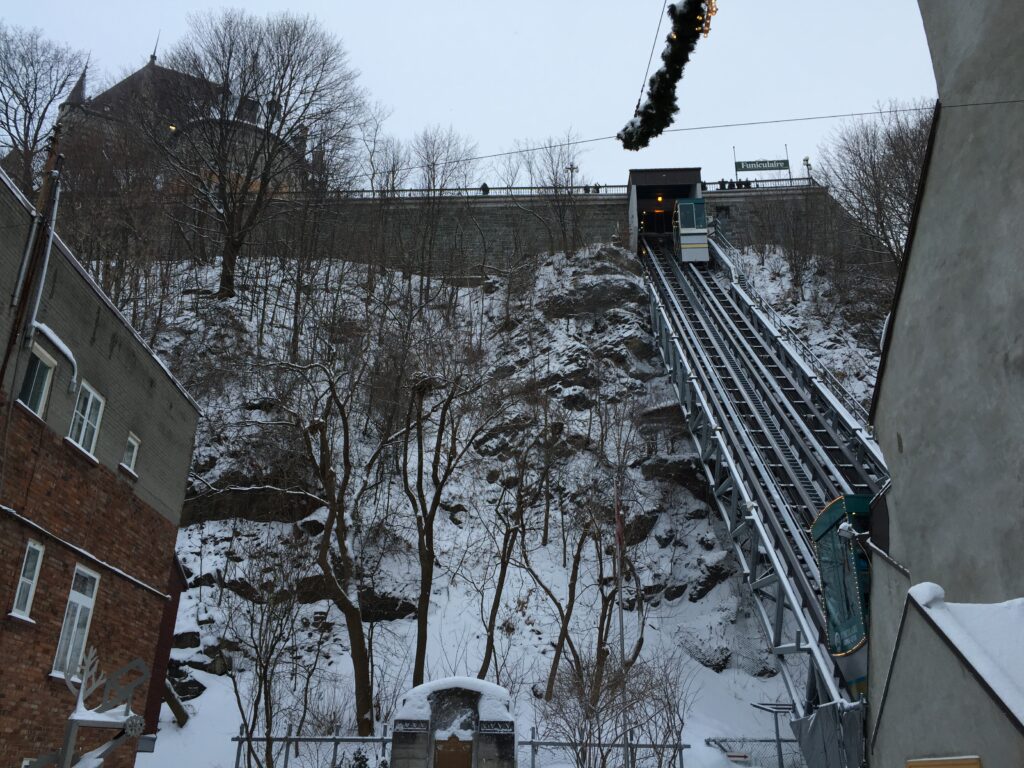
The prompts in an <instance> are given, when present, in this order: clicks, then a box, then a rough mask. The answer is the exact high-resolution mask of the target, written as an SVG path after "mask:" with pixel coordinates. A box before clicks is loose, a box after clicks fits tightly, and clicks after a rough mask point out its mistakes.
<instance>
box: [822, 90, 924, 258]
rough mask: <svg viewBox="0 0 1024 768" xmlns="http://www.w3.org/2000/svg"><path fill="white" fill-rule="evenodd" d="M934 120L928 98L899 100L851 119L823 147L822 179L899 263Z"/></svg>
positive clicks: (884, 253)
mask: <svg viewBox="0 0 1024 768" xmlns="http://www.w3.org/2000/svg"><path fill="white" fill-rule="evenodd" d="M908 110H909V111H908ZM931 121H932V112H931V109H930V108H929V106H928V105H927V104H926V103H924V102H914V103H911V104H900V103H897V102H893V103H892V104H890V105H889V106H888V107H880V108H879V110H878V115H877V116H875V117H872V118H870V119H868V118H860V119H857V120H855V121H852V122H849V123H846V124H845V125H843V126H842V127H841V128H839V129H838V131H837V133H836V134H835V136H834V137H833V138H832V140H831V142H830V143H829V144H826V145H825V146H824V147H823V148H822V149H821V155H822V159H821V163H820V167H821V172H820V175H819V181H821V182H822V183H824V184H825V185H826V186H827V187H828V189H829V191H830V192H831V193H832V195H833V197H835V199H836V200H837V201H838V202H839V204H840V205H841V206H842V207H843V208H844V209H845V210H846V211H847V213H849V215H850V217H851V219H852V220H853V221H854V222H856V223H857V224H858V225H859V226H860V227H861V228H862V229H863V232H864V234H866V235H868V236H869V237H870V238H871V239H872V240H873V241H874V242H875V243H876V245H877V247H878V249H879V250H880V251H881V253H882V254H883V255H885V256H887V257H888V258H890V259H892V261H893V263H895V264H896V266H897V267H898V266H899V265H900V264H902V263H903V257H904V249H905V248H906V243H907V233H908V232H909V229H910V217H911V215H912V214H913V209H914V199H915V197H916V196H917V186H918V183H919V180H920V178H921V170H922V168H923V166H924V155H925V151H926V149H927V146H928V134H929V132H930V130H931Z"/></svg>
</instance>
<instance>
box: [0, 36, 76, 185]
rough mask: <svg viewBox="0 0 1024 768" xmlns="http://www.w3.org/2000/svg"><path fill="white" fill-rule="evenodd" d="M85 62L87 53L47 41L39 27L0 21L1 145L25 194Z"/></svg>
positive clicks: (12, 172)
mask: <svg viewBox="0 0 1024 768" xmlns="http://www.w3.org/2000/svg"><path fill="white" fill-rule="evenodd" d="M86 61H87V58H86V55H85V54H84V53H83V52H81V51H76V50H74V49H73V48H71V47H69V46H67V45H60V44H58V43H54V42H51V41H50V40H47V39H46V38H44V37H43V32H42V30H40V29H23V28H21V27H15V26H7V25H6V24H4V23H3V22H2V21H0V149H2V150H4V152H5V154H6V155H7V156H6V157H5V158H4V161H5V162H4V165H5V166H6V167H7V170H8V171H9V172H10V173H11V175H12V176H13V177H14V180H15V182H16V183H17V184H18V186H19V187H20V188H21V190H22V192H24V193H25V194H26V195H31V194H32V190H33V189H34V186H35V185H34V182H35V176H36V172H37V171H38V170H39V168H40V167H41V165H42V158H43V154H44V152H45V149H46V138H47V135H48V134H49V132H50V128H51V126H52V124H53V122H54V120H55V119H56V117H57V108H58V106H59V105H60V104H61V102H62V101H63V100H64V99H65V97H66V96H68V94H69V93H70V92H71V89H72V86H73V85H74V83H75V80H76V79H77V78H78V77H79V75H80V74H82V72H83V69H84V68H85V65H86Z"/></svg>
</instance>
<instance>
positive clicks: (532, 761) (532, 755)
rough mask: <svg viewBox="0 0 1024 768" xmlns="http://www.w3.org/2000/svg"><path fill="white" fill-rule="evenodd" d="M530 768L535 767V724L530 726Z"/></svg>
mask: <svg viewBox="0 0 1024 768" xmlns="http://www.w3.org/2000/svg"><path fill="white" fill-rule="evenodd" d="M530 768H537V726H531V727H530Z"/></svg>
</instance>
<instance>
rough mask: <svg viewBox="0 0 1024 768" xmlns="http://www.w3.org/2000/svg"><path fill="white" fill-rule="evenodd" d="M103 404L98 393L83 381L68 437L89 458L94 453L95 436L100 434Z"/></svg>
mask: <svg viewBox="0 0 1024 768" xmlns="http://www.w3.org/2000/svg"><path fill="white" fill-rule="evenodd" d="M104 403H105V401H104V399H103V398H102V397H101V396H100V394H99V392H97V391H96V390H95V389H93V388H92V387H90V386H89V384H88V383H86V382H85V381H83V382H82V386H81V387H79V389H78V402H76V403H75V415H74V416H73V417H72V419H71V432H69V433H68V437H69V438H70V439H71V441H72V442H73V443H75V445H77V446H79V447H80V448H82V449H83V450H84V451H85V452H86V453H88V454H89V455H90V456H91V455H93V454H95V452H96V436H97V435H99V432H100V419H102V418H103V405H104Z"/></svg>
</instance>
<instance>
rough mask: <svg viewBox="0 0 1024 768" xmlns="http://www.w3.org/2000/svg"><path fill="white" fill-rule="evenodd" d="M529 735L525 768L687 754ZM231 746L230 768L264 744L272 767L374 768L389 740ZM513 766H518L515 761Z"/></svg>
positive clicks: (661, 746) (666, 765) (662, 746)
mask: <svg viewBox="0 0 1024 768" xmlns="http://www.w3.org/2000/svg"><path fill="white" fill-rule="evenodd" d="M530 730H531V733H530V738H529V739H517V740H516V749H517V751H519V752H522V750H529V758H528V759H529V765H530V768H537V766H538V764H541V765H543V764H546V763H547V762H548V761H547V760H546V759H542V755H544V753H550V752H556V753H558V754H559V756H560V758H561V759H560V760H559V762H563V763H564V762H569V763H570V764H571V762H572V758H573V756H579V755H580V754H581V752H591V753H596V754H608V753H610V752H613V751H617V752H618V753H619V754H620V755H621V756H622V758H623V760H622V765H627V766H630V767H631V768H685V766H684V761H683V752H684V751H685V750H687V749H690V745H689V744H686V743H684V742H683V741H682V739H680V740H679V741H676V742H664V743H648V742H644V741H636V742H631V741H616V742H608V743H605V742H573V741H556V740H548V739H539V738H537V729H536V728H531V729H530ZM231 741H232V742H234V743H235V744H236V749H235V768H243V766H245V765H247V764H248V761H247V760H246V759H245V755H246V748H247V747H248V748H250V749H253V750H256V751H262V750H263V749H264V748H265V745H266V744H267V743H268V742H269V743H270V745H271V747H272V748H275V749H276V750H277V757H276V758H275V761H274V762H275V765H278V766H281V768H299V766H302V767H303V768H305V766H307V765H316V766H317V768H348V767H349V766H364V767H365V768H377V766H378V765H380V766H383V765H385V764H388V765H389V764H390V750H391V737H390V736H388V735H387V729H386V728H385V730H384V733H383V734H382V735H380V736H342V735H332V736H299V735H293V734H292V729H291V728H289V729H288V732H287V733H286V734H285V735H284V736H247V735H246V734H245V733H242V732H240V733H239V735H238V736H233V737H232V738H231ZM368 752H369V754H368ZM567 758H568V760H567ZM517 763H520V764H522V762H521V761H519V760H517Z"/></svg>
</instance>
